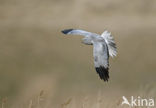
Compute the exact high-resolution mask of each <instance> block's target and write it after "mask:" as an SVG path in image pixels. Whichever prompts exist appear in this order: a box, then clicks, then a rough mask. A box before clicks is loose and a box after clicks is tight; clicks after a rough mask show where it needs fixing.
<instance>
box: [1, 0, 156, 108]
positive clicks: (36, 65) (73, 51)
mask: <svg viewBox="0 0 156 108" xmlns="http://www.w3.org/2000/svg"><path fill="white" fill-rule="evenodd" d="M155 11H156V1H154V0H150V1H149V0H137V1H136V0H132V1H129V0H118V1H113V0H99V1H98V2H97V1H90V0H77V1H76V0H66V1H63V0H44V1H41V0H0V33H1V36H0V85H1V86H0V104H1V107H2V108H61V107H62V108H128V106H121V100H122V96H127V97H129V96H142V97H145V98H149V97H153V98H155V97H156V93H155V91H156V86H155V81H156V79H155V76H156V73H155V71H156V66H155V65H156V57H155V55H156V48H155V46H156V30H155V28H156V20H155V19H156V13H155ZM67 28H79V29H84V30H87V31H91V32H96V33H99V34H100V33H102V32H103V31H104V30H108V31H110V32H111V33H112V35H113V36H114V38H115V41H116V43H117V48H118V56H117V57H115V58H113V59H112V58H111V59H110V80H109V82H108V83H106V82H103V81H102V80H100V79H99V76H98V75H97V74H96V72H95V69H94V64H93V55H92V46H86V45H83V44H82V43H81V38H82V37H79V36H66V35H63V34H62V33H61V32H60V31H61V30H63V29H67Z"/></svg>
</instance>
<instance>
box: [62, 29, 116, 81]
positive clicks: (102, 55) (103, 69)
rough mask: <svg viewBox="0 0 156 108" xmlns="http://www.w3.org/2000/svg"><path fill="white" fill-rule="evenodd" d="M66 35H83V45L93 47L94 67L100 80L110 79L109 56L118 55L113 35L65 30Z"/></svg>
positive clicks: (105, 32)
mask: <svg viewBox="0 0 156 108" xmlns="http://www.w3.org/2000/svg"><path fill="white" fill-rule="evenodd" d="M62 33H64V34H71V35H82V36H84V38H83V39H82V41H83V43H84V44H86V45H93V56H94V65H95V69H96V71H97V73H98V74H99V76H100V78H101V79H102V80H104V81H108V79H109V71H108V70H109V55H110V56H111V57H113V56H116V55H117V51H116V44H115V42H114V39H113V37H112V36H111V33H109V32H108V31H104V32H103V33H102V34H101V35H99V34H96V33H91V32H87V31H84V30H78V29H66V30H63V31H62Z"/></svg>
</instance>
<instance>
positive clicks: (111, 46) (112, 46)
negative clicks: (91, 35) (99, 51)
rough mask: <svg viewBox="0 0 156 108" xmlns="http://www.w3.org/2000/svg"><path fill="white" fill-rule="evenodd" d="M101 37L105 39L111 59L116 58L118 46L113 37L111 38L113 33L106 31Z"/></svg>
mask: <svg viewBox="0 0 156 108" xmlns="http://www.w3.org/2000/svg"><path fill="white" fill-rule="evenodd" d="M101 36H102V37H103V38H104V40H105V42H106V43H107V46H108V50H109V55H110V56H111V57H114V56H116V55H117V50H116V44H115V41H114V39H113V37H112V36H111V33H109V32H108V31H104V32H103V33H102V34H101Z"/></svg>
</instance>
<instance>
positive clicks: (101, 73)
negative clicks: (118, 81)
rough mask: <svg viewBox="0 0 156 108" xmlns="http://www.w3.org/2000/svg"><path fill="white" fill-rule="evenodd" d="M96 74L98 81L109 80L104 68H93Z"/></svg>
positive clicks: (106, 70)
mask: <svg viewBox="0 0 156 108" xmlns="http://www.w3.org/2000/svg"><path fill="white" fill-rule="evenodd" d="M95 69H96V71H97V73H98V74H99V76H100V79H101V80H104V81H105V82H106V81H107V82H108V79H109V72H108V70H109V69H108V68H105V67H102V66H100V67H96V68H95Z"/></svg>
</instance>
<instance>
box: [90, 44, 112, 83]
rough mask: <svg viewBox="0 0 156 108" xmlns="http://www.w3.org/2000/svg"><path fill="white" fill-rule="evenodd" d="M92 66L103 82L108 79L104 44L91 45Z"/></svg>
mask: <svg viewBox="0 0 156 108" xmlns="http://www.w3.org/2000/svg"><path fill="white" fill-rule="evenodd" d="M93 55H94V65H95V69H96V71H97V73H98V74H99V76H100V78H101V79H102V80H104V81H108V79H109V72H108V70H109V61H108V59H109V53H108V47H107V44H106V43H105V42H94V43H93Z"/></svg>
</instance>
